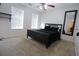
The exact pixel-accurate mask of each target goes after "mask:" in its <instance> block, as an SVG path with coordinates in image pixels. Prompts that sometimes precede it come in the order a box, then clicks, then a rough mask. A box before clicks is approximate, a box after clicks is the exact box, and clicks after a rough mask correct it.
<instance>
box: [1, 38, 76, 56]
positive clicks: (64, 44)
mask: <svg viewBox="0 0 79 59" xmlns="http://www.w3.org/2000/svg"><path fill="white" fill-rule="evenodd" d="M0 55H1V56H73V55H75V54H74V45H73V43H71V42H68V41H64V40H60V41H56V42H55V43H53V44H52V45H51V46H50V47H49V48H48V49H46V48H45V46H44V45H42V44H40V43H38V42H36V41H33V40H31V39H30V38H29V39H24V38H9V39H3V40H1V41H0Z"/></svg>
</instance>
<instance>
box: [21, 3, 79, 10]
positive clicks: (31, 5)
mask: <svg viewBox="0 0 79 59" xmlns="http://www.w3.org/2000/svg"><path fill="white" fill-rule="evenodd" d="M49 4H51V5H54V6H55V9H56V8H59V7H65V6H69V5H72V6H73V5H79V4H78V3H49ZM22 5H24V6H27V7H30V8H33V9H35V10H38V11H44V10H41V9H40V8H39V7H38V6H41V4H40V3H22ZM53 9H54V8H52V7H47V10H53Z"/></svg>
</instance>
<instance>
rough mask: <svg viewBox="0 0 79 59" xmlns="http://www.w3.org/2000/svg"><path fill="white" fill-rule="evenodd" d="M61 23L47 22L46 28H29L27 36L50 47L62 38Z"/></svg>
mask: <svg viewBox="0 0 79 59" xmlns="http://www.w3.org/2000/svg"><path fill="white" fill-rule="evenodd" d="M61 29H62V25H61V24H49V23H46V24H45V28H44V29H28V30H27V38H28V36H29V37H31V38H32V39H33V40H35V41H37V42H40V43H42V44H44V45H45V47H46V48H48V47H49V46H50V45H51V44H52V43H54V42H55V41H57V40H60V37H61Z"/></svg>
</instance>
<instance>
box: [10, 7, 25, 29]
mask: <svg viewBox="0 0 79 59" xmlns="http://www.w3.org/2000/svg"><path fill="white" fill-rule="evenodd" d="M11 14H12V16H11V29H23V19H24V11H23V10H21V9H18V8H15V7H12V8H11Z"/></svg>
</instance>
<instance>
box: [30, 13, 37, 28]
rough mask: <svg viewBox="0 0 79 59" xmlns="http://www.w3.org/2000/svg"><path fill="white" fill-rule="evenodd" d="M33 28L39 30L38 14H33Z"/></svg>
mask: <svg viewBox="0 0 79 59" xmlns="http://www.w3.org/2000/svg"><path fill="white" fill-rule="evenodd" d="M31 28H32V29H37V28H38V15H37V14H32V23H31Z"/></svg>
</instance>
